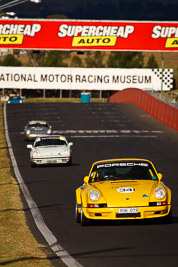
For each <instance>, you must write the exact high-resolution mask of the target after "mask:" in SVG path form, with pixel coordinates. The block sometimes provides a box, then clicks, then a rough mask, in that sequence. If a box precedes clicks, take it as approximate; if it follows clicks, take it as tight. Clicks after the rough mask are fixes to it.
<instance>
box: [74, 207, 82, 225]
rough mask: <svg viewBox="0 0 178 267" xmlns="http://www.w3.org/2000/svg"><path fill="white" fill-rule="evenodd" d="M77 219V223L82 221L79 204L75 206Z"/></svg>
mask: <svg viewBox="0 0 178 267" xmlns="http://www.w3.org/2000/svg"><path fill="white" fill-rule="evenodd" d="M75 219H76V222H77V223H81V214H80V213H79V211H78V205H77V203H76V206H75Z"/></svg>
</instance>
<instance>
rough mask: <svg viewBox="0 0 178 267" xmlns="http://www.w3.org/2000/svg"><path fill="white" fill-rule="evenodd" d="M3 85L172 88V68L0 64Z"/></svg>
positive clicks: (110, 88) (53, 87)
mask: <svg viewBox="0 0 178 267" xmlns="http://www.w3.org/2000/svg"><path fill="white" fill-rule="evenodd" d="M0 85H1V88H21V89H62V90H65V89H66V90H117V91H118V90H122V89H125V88H129V87H130V88H140V89H142V90H147V91H149V90H154V91H156V90H158V91H160V88H162V90H164V91H168V90H171V89H172V86H173V69H164V70H163V72H162V69H119V68H107V69H106V68H95V69H93V68H57V67H55V68H54V67H53V68H52V67H50V68H48V67H47V68H45V67H0Z"/></svg>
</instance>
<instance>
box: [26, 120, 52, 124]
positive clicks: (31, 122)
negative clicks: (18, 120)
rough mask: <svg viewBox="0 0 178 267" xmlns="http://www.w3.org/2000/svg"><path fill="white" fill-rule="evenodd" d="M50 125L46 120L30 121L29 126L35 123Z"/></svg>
mask: <svg viewBox="0 0 178 267" xmlns="http://www.w3.org/2000/svg"><path fill="white" fill-rule="evenodd" d="M37 122H39V123H48V122H47V121H44V120H31V121H28V123H29V124H33V123H37Z"/></svg>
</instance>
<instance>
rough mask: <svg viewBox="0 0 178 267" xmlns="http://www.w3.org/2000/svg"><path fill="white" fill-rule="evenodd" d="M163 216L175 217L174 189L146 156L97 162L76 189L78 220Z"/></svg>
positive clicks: (89, 221) (86, 221)
mask: <svg viewBox="0 0 178 267" xmlns="http://www.w3.org/2000/svg"><path fill="white" fill-rule="evenodd" d="M161 217H162V218H163V219H164V220H165V221H166V222H170V221H171V190H170V189H169V188H168V187H167V186H166V185H165V184H164V183H163V182H162V174H161V173H157V171H156V169H155V167H154V165H153V163H152V162H151V161H149V160H145V159H134V158H133V159H132V158H131V159H112V160H102V161H97V162H95V163H94V164H93V165H92V167H91V170H90V172H89V176H86V177H85V178H84V184H83V185H82V186H81V187H79V188H78V189H77V190H76V221H77V222H78V223H79V222H81V224H82V225H88V224H90V223H91V222H92V220H123V219H124V220H125V219H150V218H161Z"/></svg>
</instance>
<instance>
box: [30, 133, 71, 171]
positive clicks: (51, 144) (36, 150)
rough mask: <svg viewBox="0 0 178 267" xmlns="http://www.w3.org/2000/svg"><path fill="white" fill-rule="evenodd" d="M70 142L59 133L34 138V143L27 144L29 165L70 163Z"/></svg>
mask: <svg viewBox="0 0 178 267" xmlns="http://www.w3.org/2000/svg"><path fill="white" fill-rule="evenodd" d="M72 145H73V143H72V142H70V143H68V142H67V140H66V138H65V137H64V136H61V135H51V136H45V137H44V136H43V137H38V138H36V139H35V142H34V144H33V145H32V144H28V145H27V148H30V149H31V151H30V160H31V166H32V167H35V166H38V165H56V164H65V165H72V149H71V146H72Z"/></svg>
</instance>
